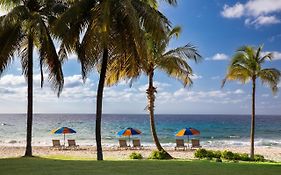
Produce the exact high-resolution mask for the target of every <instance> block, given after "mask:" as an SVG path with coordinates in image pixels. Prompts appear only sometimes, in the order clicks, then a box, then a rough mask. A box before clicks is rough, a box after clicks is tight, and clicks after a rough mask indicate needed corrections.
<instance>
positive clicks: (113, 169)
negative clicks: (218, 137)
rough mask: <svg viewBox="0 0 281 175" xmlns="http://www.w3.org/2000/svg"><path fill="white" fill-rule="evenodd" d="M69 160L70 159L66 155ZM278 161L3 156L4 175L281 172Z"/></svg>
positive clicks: (261, 174) (0, 163)
mask: <svg viewBox="0 0 281 175" xmlns="http://www.w3.org/2000/svg"><path fill="white" fill-rule="evenodd" d="M66 159H68V158H66ZM280 172H281V164H277V163H216V162H209V161H205V160H201V161H199V160H198V161H181V160H169V161H157V160H124V161H102V162H100V161H94V160H73V159H72V160H65V159H64V160H63V159H58V158H56V159H53V158H52V159H51V158H38V157H35V158H9V159H0V174H1V175H17V174H20V175H52V174H59V175H69V174H71V175H81V174H83V175H92V174H95V175H103V174H114V175H126V174H128V175H129V174H134V175H140V174H150V175H160V174H161V175H163V174H169V175H173V174H176V175H181V174H188V175H201V174H204V175H220V174H223V175H225V174H231V175H244V174H245V175H264V174H270V175H275V174H276V175H280Z"/></svg>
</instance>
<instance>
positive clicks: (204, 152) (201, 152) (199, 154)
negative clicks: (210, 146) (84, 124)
mask: <svg viewBox="0 0 281 175" xmlns="http://www.w3.org/2000/svg"><path fill="white" fill-rule="evenodd" d="M207 153H208V152H207V150H205V149H198V150H196V151H195V153H194V156H195V157H196V158H199V159H202V158H206V157H207Z"/></svg>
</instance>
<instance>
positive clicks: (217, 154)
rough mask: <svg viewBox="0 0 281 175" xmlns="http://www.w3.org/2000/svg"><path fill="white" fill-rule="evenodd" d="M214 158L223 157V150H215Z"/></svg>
mask: <svg viewBox="0 0 281 175" xmlns="http://www.w3.org/2000/svg"><path fill="white" fill-rule="evenodd" d="M213 154H214V158H221V152H220V151H213Z"/></svg>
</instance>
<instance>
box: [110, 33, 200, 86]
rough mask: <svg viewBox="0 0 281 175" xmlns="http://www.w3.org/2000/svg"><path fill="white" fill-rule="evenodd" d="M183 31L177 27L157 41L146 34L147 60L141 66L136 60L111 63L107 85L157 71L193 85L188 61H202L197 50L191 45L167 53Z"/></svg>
mask: <svg viewBox="0 0 281 175" xmlns="http://www.w3.org/2000/svg"><path fill="white" fill-rule="evenodd" d="M180 31H181V29H180V27H175V28H173V29H171V30H170V31H168V32H167V33H166V34H165V37H163V38H162V39H160V40H159V41H156V40H155V39H153V38H152V37H151V35H150V34H149V33H147V34H146V42H147V45H148V49H147V56H148V57H147V58H146V59H143V60H142V61H141V63H139V64H140V65H138V64H137V63H135V62H134V59H131V58H127V59H125V60H124V59H122V60H120V59H115V60H113V61H111V62H110V63H109V68H108V74H107V77H106V78H107V79H106V84H107V85H108V86H111V85H114V84H116V83H117V82H118V81H120V80H133V79H135V78H137V77H139V76H140V75H141V72H144V73H146V74H149V73H150V72H151V71H154V70H155V69H160V70H162V71H164V72H166V73H167V74H168V75H169V76H171V77H174V78H176V79H178V80H179V81H181V82H182V83H183V85H184V86H186V85H191V84H192V80H191V76H192V74H193V72H192V69H191V67H190V66H189V64H188V63H187V60H188V59H193V60H195V61H196V62H197V61H199V60H200V59H201V56H200V54H199V53H198V51H197V49H196V48H195V47H194V46H192V45H191V44H187V45H185V46H182V47H178V48H175V49H171V50H168V51H166V49H167V47H168V44H169V41H170V40H171V39H172V38H173V37H178V35H179V33H180Z"/></svg>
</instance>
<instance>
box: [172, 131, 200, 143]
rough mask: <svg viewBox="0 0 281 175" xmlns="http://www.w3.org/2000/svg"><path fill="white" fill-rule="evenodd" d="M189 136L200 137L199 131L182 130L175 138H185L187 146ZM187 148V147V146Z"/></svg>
mask: <svg viewBox="0 0 281 175" xmlns="http://www.w3.org/2000/svg"><path fill="white" fill-rule="evenodd" d="M190 135H200V131H198V130H197V129H194V128H184V129H181V130H180V131H179V132H177V134H176V136H177V137H182V136H187V143H188V144H189V136H190ZM188 146H189V145H188Z"/></svg>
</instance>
